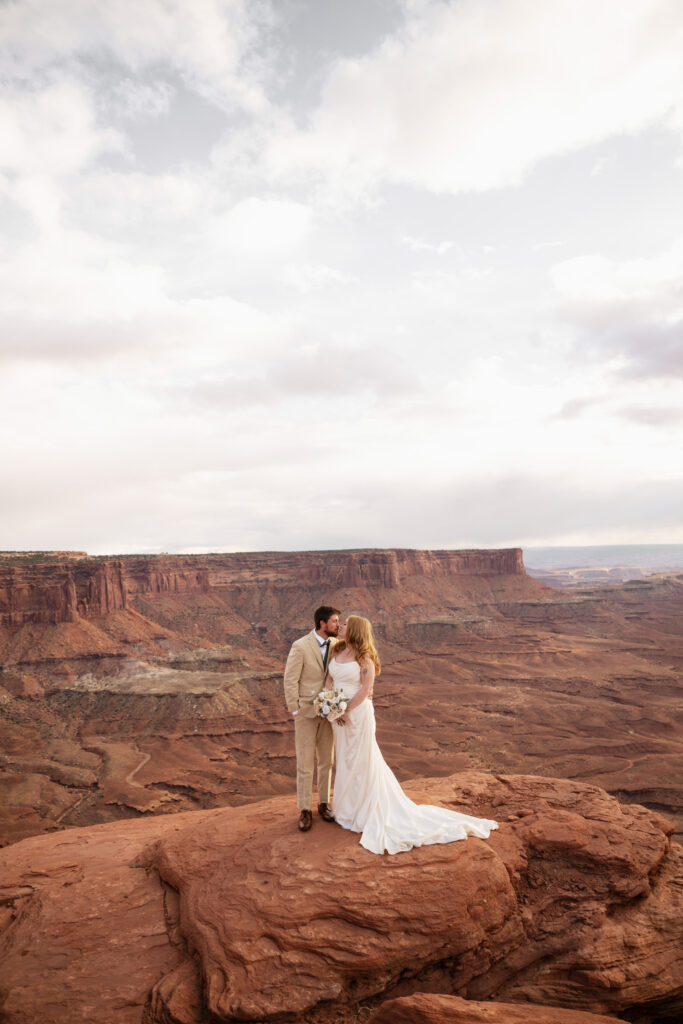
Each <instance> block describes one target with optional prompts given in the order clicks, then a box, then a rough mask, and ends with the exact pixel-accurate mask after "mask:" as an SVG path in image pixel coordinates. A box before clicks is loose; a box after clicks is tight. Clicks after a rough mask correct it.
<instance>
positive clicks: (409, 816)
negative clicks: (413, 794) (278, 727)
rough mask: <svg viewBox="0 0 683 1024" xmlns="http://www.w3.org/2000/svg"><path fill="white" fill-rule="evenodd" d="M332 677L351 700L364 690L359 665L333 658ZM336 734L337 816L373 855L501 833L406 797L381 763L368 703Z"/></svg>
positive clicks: (484, 820)
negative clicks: (361, 687)
mask: <svg viewBox="0 0 683 1024" xmlns="http://www.w3.org/2000/svg"><path fill="white" fill-rule="evenodd" d="M329 674H330V676H331V677H332V685H333V686H334V688H335V689H338V690H343V691H344V694H345V696H346V697H347V698H349V699H350V698H351V697H353V695H354V694H355V693H356V692H357V691H358V689H359V688H360V666H359V664H358V662H357V661H350V662H343V661H342V662H339V661H337V659H336V658H332V660H331V662H330V673H329ZM345 717H346V722H345V724H344V725H338V724H337V723H336V722H333V723H332V727H333V729H334V745H335V762H336V775H335V782H334V808H333V812H334V816H335V818H336V820H337V821H338V822H339V824H340V825H341V826H342V828H348V829H350V830H351V831H352V832H361V833H362V835H361V838H360V842H361V845H362V846H364V847H365V849H366V850H369V851H370V852H371V853H384V851H385V850H386V851H387V853H401V852H403V851H405V850H411V849H412V848H413V847H414V846H429V845H430V844H432V843H452V842H455V840H457V839H467V837H468V836H478V837H479V838H480V839H487V838H488V835H489V833H490V832H491V831H492V830H493V829H496V828H498V824H497V823H496V822H495V821H489V820H488V819H487V818H471V817H470V816H469V815H467V814H459V813H458V812H457V811H449V810H447V809H446V808H445V807H431V806H429V805H428V804H415V803H413V801H412V800H411V799H410V798H409V797H407V796H406V795H405V793H404V792H403V790H402V789H401V787H400V785H399V783H398V780H397V779H396V776H395V775H394V773H393V772H392V770H391V769H390V768H389V766H388V764H387V763H386V761H385V760H384V758H383V757H382V754H381V751H380V749H379V747H378V746H377V741H376V739H375V711H374V708H373V706H372V701H371V700H364V701H363V702H362V703H361V704H359V705H358V707H357V708H354V709H353V711H351V712H347V713H346V716H345Z"/></svg>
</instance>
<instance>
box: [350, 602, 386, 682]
mask: <svg viewBox="0 0 683 1024" xmlns="http://www.w3.org/2000/svg"><path fill="white" fill-rule="evenodd" d="M346 646H347V647H352V648H353V653H354V655H355V657H356V661H358V662H360V661H362V660H363V658H364V657H365V656H366V655H367V656H368V657H369V658H370V659H371V660H372V662H373V663H374V666H375V675H376V676H378V675H379V674H380V672H381V671H382V664H381V662H380V660H379V654H378V653H377V650H376V648H375V640H374V637H373V635H372V626H371V625H370V621H369V619H364V618H363V616H362V615H349V617H348V619H347V620H346Z"/></svg>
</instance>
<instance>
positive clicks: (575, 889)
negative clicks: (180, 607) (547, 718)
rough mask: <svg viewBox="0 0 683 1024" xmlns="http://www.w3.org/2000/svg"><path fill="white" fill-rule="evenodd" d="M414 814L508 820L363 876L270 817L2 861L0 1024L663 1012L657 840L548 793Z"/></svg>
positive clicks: (112, 832)
mask: <svg viewBox="0 0 683 1024" xmlns="http://www.w3.org/2000/svg"><path fill="white" fill-rule="evenodd" d="M412 792H413V793H414V794H416V795H417V793H418V792H419V793H421V794H425V795H426V796H427V797H428V798H429V799H431V800H433V801H438V802H441V803H443V804H445V805H448V806H453V807H456V808H459V809H466V810H468V811H470V812H472V813H475V814H480V815H485V816H493V815H494V814H498V815H499V816H500V817H501V818H502V817H503V815H502V814H501V810H503V809H504V811H505V816H506V817H509V816H514V818H513V820H511V821H509V822H505V821H503V822H502V824H501V828H500V829H499V831H498V832H496V833H493V834H492V837H491V839H490V840H489V841H486V842H484V841H481V840H472V839H470V840H467V841H466V842H459V843H453V844H450V845H447V846H432V847H426V848H424V849H421V850H413V851H410V852H409V853H407V854H400V855H398V856H396V857H389V856H384V857H376V856H373V855H372V854H369V853H367V852H366V851H365V850H364V849H363V848H362V847H361V846H360V845H359V844H358V837H357V836H356V835H354V834H353V833H350V832H346V831H344V830H342V829H340V828H338V827H336V826H329V825H327V824H324V823H322V822H320V821H319V820H317V819H316V821H315V823H314V828H313V830H312V831H311V832H310V833H308V834H307V835H302V834H300V833H298V832H297V831H296V828H295V821H296V809H295V801H294V799H293V798H278V799H275V800H271V801H268V802H266V803H262V804H255V805H251V806H249V807H245V808H240V809H231V808H228V809H224V810H216V811H207V812H198V813H194V814H191V815H187V814H182V815H174V816H172V817H163V818H149V819H146V820H136V821H123V822H118V823H115V824H110V825H107V826H100V827H91V828H87V829H79V830H72V831H70V832H67V833H62V834H59V835H54V836H43V837H37V838H34V839H29V840H26V841H24V842H23V843H19V844H16V845H14V846H12V847H9V848H7V849H6V850H3V851H0V877H1V878H2V888H1V889H0V896H1V898H2V900H3V902H4V903H5V906H6V910H5V911H4V918H3V919H2V932H1V933H0V1007H1V1010H2V1019H3V1021H6V1022H7V1024H34V1022H35V1021H38V1020H40V1021H42V1022H45V1024H62V1022H64V1024H67V1022H68V1024H75V1022H79V1021H83V1022H85V1021H87V1022H88V1024H99V1022H102V1024H105V1022H106V1024H118V1022H124V1024H128V1022H131V1024H132V1022H133V1021H135V1022H136V1024H137V1022H138V1021H140V1019H141V1013H142V1010H143V1007H146V1010H145V1017H144V1019H145V1022H146V1024H155V1022H159V1024H168V1022H170V1021H173V1022H176V1024H203V1022H204V1021H206V1020H208V1019H211V1020H212V1021H215V1022H218V1021H233V1020H244V1019H251V1020H258V1021H267V1020H270V1019H274V1018H277V1017H278V1015H279V1014H282V1013H288V1012H293V1011H298V1012H301V1013H303V1014H304V1019H306V1020H311V1021H312V1020H313V1019H315V1020H316V1021H317V1022H319V1024H327V1022H329V1024H332V1022H333V1021H336V1020H341V1019H345V1020H351V1019H355V1017H354V1014H353V1012H352V1011H353V1007H354V1006H357V1004H358V1003H359V1002H360V1001H361V1000H364V999H365V1000H367V999H373V1000H375V1001H377V1000H380V1001H383V1000H386V999H393V998H395V997H400V996H403V995H409V994H414V993H415V992H419V991H424V990H426V991H434V990H438V991H440V992H442V993H449V994H456V995H459V996H465V997H467V998H468V999H472V1000H482V999H484V1000H485V999H489V998H493V999H495V1000H496V1001H501V1002H524V1001H527V1002H531V1003H538V1002H541V1001H542V1002H543V1003H546V1004H547V1003H551V1004H556V1005H558V1006H564V1007H568V1008H571V1009H583V1010H591V1011H595V1012H602V1013H606V1012H611V1013H619V1012H620V1011H621V1010H625V1009H627V1008H630V1010H631V1012H634V1007H635V1008H636V1012H637V1009H642V1008H649V1010H651V1011H652V1014H653V1015H656V1013H657V1012H659V1011H660V1010H661V1009H662V1008H666V1011H667V1012H668V1013H669V1015H670V1017H671V1019H674V1013H675V1011H676V1008H678V1009H679V1010H681V1009H683V1005H682V1002H683V997H682V995H681V989H682V987H683V970H682V960H683V950H682V946H681V937H682V930H683V893H682V881H683V874H682V869H683V860H682V855H683V851H681V849H680V847H677V846H675V845H674V846H672V845H670V844H669V842H668V840H667V832H668V831H669V828H668V826H667V825H666V823H665V822H664V821H663V819H661V818H660V817H659V816H657V815H656V814H653V813H652V812H648V811H646V810H645V809H644V808H639V807H621V806H620V805H618V804H617V802H616V801H615V800H614V799H612V798H610V797H608V796H607V795H606V794H605V793H604V792H602V791H600V790H598V789H596V788H594V787H591V786H583V785H580V784H577V783H571V782H564V781H561V780H549V779H539V778H532V777H527V778H523V777H502V778H500V779H498V778H495V777H493V776H486V775H481V774H476V773H465V774H464V775H462V776H454V777H452V778H450V779H440V780H426V781H425V780H423V781H421V782H420V783H419V788H418V786H416V787H414V788H413V790H412ZM526 809H529V810H530V812H531V813H528V814H524V815H523V816H521V817H520V816H518V815H520V814H521V812H523V811H524V810H526ZM157 872H158V874H157ZM160 879H161V880H163V883H164V884H162V881H160ZM176 892H177V894H178V895H177V896H176V895H175V894H176ZM347 1010H348V1011H349V1013H350V1014H351V1016H348V1015H347V1016H342V1015H343V1014H346V1011H347ZM455 1019H457V1018H455ZM483 1019H486V1018H483ZM494 1019H495V1018H494ZM498 1019H502V1018H498ZM528 1019H529V1020H530V1021H531V1020H534V1019H535V1018H533V1017H532V1016H529V1018H528ZM546 1019H549V1018H546ZM555 1019H556V1020H557V1021H558V1022H559V1021H560V1020H561V1018H560V1017H559V1016H558V1017H557V1018H555ZM579 1020H580V1018H579V1019H576V1020H573V1021H572V1024H579ZM581 1024H583V1022H581Z"/></svg>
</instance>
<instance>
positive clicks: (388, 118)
mask: <svg viewBox="0 0 683 1024" xmlns="http://www.w3.org/2000/svg"><path fill="white" fill-rule="evenodd" d="M682 52H683V21H682V20H681V18H680V12H679V10H678V8H677V5H676V4H671V3H670V2H668V0H628V2H625V0H602V2H601V3H599V4H595V3H593V2H589V0H546V2H545V3H543V4H539V3H537V2H536V0H507V2H506V3H504V4H501V3H499V2H497V0H462V2H460V3H451V4H444V3H429V4H426V5H419V6H418V8H417V11H416V12H414V13H413V15H412V16H411V17H409V18H408V20H407V23H406V26H405V29H404V30H403V31H402V32H400V33H399V34H397V35H395V36H393V37H391V38H389V39H387V40H386V41H385V42H384V43H383V44H382V46H380V47H379V49H378V50H376V51H375V52H374V53H372V54H370V55H368V56H365V57H360V58H357V59H353V60H350V59H346V60H339V61H337V62H336V63H335V64H334V65H333V67H332V69H331V71H330V74H329V76H328V78H327V81H326V84H325V87H324V91H323V95H322V100H321V103H320V105H319V107H318V108H317V109H316V110H314V112H313V114H312V115H311V118H310V122H309V125H308V127H306V128H305V129H303V130H299V131H297V130H291V131H285V132H282V133H281V134H280V136H279V137H278V138H276V139H274V140H273V142H272V144H271V146H270V148H269V151H268V160H269V163H270V166H271V169H274V170H276V171H277V172H279V173H292V174H296V173H298V172H302V171H311V170H314V171H316V172H318V173H319V174H321V175H323V176H326V177H328V178H334V179H335V181H336V182H337V184H338V186H339V188H341V189H349V188H350V189H353V188H359V187H361V186H365V185H367V183H368V182H373V181H374V182H377V181H382V180H384V181H393V182H404V183H409V184H412V185H415V186H416V187H420V188H427V189H431V190H433V191H435V192H460V191H471V190H474V191H478V190H486V189H492V188H499V187H502V186H509V185H514V184H517V183H519V182H520V181H521V180H522V178H523V177H524V175H525V174H526V173H527V172H528V171H529V170H530V168H532V167H533V166H534V165H535V164H536V163H538V162H539V161H540V160H543V159H544V158H546V157H549V156H551V155H554V154H558V153H565V152H567V151H570V150H573V149H577V148H580V147H583V146H587V145H590V144H592V143H595V142H597V141H599V140H601V139H604V138H606V137H609V136H612V135H615V134H618V133H624V132H636V131H641V130H643V129H644V128H646V127H647V126H650V125H652V124H661V125H662V126H663V127H664V126H668V127H669V128H670V129H671V130H675V131H678V132H680V131H681V129H683V80H682V76H681V74H680V66H681V54H682Z"/></svg>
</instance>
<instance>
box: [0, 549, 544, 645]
mask: <svg viewBox="0 0 683 1024" xmlns="http://www.w3.org/2000/svg"><path fill="white" fill-rule="evenodd" d="M451 575H454V576H509V575H521V576H523V575H524V564H523V561H522V552H521V549H520V548H508V549H501V550H492V551H483V550H482V551H415V550H409V549H390V550H380V549H367V550H361V551H297V552H254V553H246V554H243V553H240V554H225V555H223V554H221V555H197V556H194V555H177V556H170V555H159V556H153V557H142V556H141V557H127V558H118V559H82V558H81V559H78V560H77V561H73V562H67V561H64V562H57V563H54V562H51V563H44V564H33V565H5V566H1V567H0V625H4V626H18V625H22V624H23V623H27V622H44V623H57V622H73V621H75V620H76V619H77V618H79V617H80V618H84V619H93V618H97V617H99V616H102V615H105V614H106V613H107V612H110V611H114V610H115V609H118V608H126V607H127V606H128V603H129V598H133V597H135V596H137V595H140V596H142V595H146V594H183V593H205V592H208V591H210V590H213V589H220V588H225V587H235V586H239V587H246V588H249V587H254V586H266V585H274V586H280V587H300V586H302V585H304V586H316V585H318V584H320V585H323V586H324V588H325V589H327V590H331V589H334V588H338V587H373V588H374V587H379V588H389V589H394V588H396V587H398V586H400V585H401V582H402V581H403V580H404V579H405V578H407V577H415V576H422V577H425V578H426V579H437V578H445V577H448V576H451Z"/></svg>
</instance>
